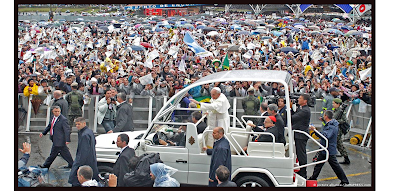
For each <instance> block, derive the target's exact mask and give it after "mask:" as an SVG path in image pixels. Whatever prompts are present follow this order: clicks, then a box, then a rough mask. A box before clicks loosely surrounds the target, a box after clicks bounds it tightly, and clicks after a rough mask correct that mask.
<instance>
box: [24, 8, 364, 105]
mask: <svg viewBox="0 0 400 191" xmlns="http://www.w3.org/2000/svg"><path fill="white" fill-rule="evenodd" d="M307 19H309V20H307ZM162 20H164V21H162ZM181 20H183V19H181ZM157 21H159V22H156V20H149V19H148V20H143V21H142V22H138V21H135V22H136V23H143V22H148V23H149V24H143V25H141V24H136V23H135V22H133V21H131V22H130V23H129V25H130V26H128V25H124V23H122V27H121V28H112V29H109V30H108V32H107V29H104V26H107V25H109V24H102V23H101V22H97V21H96V22H90V23H86V24H84V25H79V26H82V27H81V28H79V27H77V26H76V25H77V24H73V22H68V21H67V22H66V23H63V24H62V25H60V26H58V27H56V26H53V27H44V26H38V25H37V24H31V25H30V27H29V28H26V29H27V30H20V31H19V32H18V81H19V83H18V92H19V93H24V95H25V96H29V95H30V94H34V95H47V94H50V92H51V91H54V90H61V91H62V92H63V93H69V92H70V91H72V90H71V84H72V83H73V82H76V83H77V84H78V91H80V92H81V93H83V94H84V95H104V94H105V90H107V89H110V88H115V89H116V90H117V92H123V93H125V94H126V95H127V97H128V98H133V97H134V95H143V96H147V95H150V96H161V95H163V96H168V97H171V96H172V95H174V94H175V93H176V92H177V91H179V90H181V89H182V88H184V87H186V86H187V85H189V84H191V83H194V82H195V81H196V80H198V79H199V78H201V77H204V76H206V75H209V74H211V73H215V72H218V71H223V70H241V69H258V70H282V71H288V72H289V73H290V74H291V75H292V80H293V85H294V91H295V92H296V93H311V94H314V95H315V96H316V97H317V98H323V97H324V95H325V94H327V92H328V89H329V88H330V87H337V88H339V90H340V92H339V93H340V95H341V99H342V101H347V100H349V101H352V100H354V99H360V100H363V101H364V102H366V103H371V88H372V87H371V77H365V76H363V75H360V71H363V70H365V69H368V68H370V67H371V66H372V56H371V55H370V51H368V50H370V49H371V37H370V30H371V27H370V24H369V23H367V22H361V23H360V22H358V23H356V24H354V25H351V26H350V25H349V24H347V22H345V21H342V22H331V21H330V20H323V19H318V18H315V17H310V18H308V17H306V19H301V20H299V19H293V18H291V17H284V18H280V19H272V20H268V19H267V18H265V17H262V18H259V19H258V20H255V21H262V22H257V23H255V22H254V20H249V19H246V20H245V19H244V15H241V14H231V15H229V16H221V17H217V16H214V17H213V18H205V19H196V20H194V19H193V20H187V21H177V20H174V21H173V22H171V23H169V22H167V21H172V20H171V18H162V19H159V20H157ZM267 21H268V22H267ZM269 21H273V23H269ZM116 22H117V21H116ZM161 22H162V23H161ZM179 22H182V23H183V22H186V24H189V23H191V24H190V25H191V26H192V27H187V25H182V23H181V24H177V23H179ZM343 22H345V23H343ZM165 23H168V24H165ZM172 23H175V25H174V24H172ZM239 23H240V24H239ZM134 24H136V25H134ZM300 24H302V25H300ZM111 25H112V23H111ZM257 25H259V26H257ZM143 26H145V27H146V28H144V27H143ZM185 26H186V27H185ZM269 26H272V27H274V28H272V29H271V28H268V27H269ZM298 26H301V27H298ZM170 27H171V28H170ZM209 27H212V28H213V29H208V30H205V29H207V28H209ZM260 27H261V28H264V29H261V30H260ZM109 28H110V27H109ZM203 29H204V30H203ZM351 29H353V30H351ZM210 30H216V32H215V33H213V34H212V35H211V34H210V32H209V31H210ZM257 30H258V32H255V31H257ZM349 30H350V32H351V31H354V30H355V31H356V32H358V33H356V35H346V34H347V33H346V32H347V31H349ZM243 31H247V32H248V33H246V34H243V33H239V32H243ZM187 32H188V33H191V34H192V36H193V37H194V38H195V39H196V41H197V43H198V45H199V46H200V47H202V48H204V49H205V50H207V51H208V52H210V53H211V54H208V56H207V57H202V56H201V55H198V54H195V53H194V52H193V51H192V50H191V49H190V47H189V46H188V45H187V44H186V43H185V42H184V40H183V38H184V36H185V33H187ZM212 32H213V31H212ZM250 32H252V33H250ZM238 33H239V34H238ZM138 42H139V43H141V44H142V45H144V47H145V48H144V50H143V49H142V50H136V49H135V48H134V47H136V48H137V47H138V46H136V45H137V44H138ZM227 44H228V45H238V46H240V47H239V48H238V50H236V51H229V50H227V47H228V46H225V45H227ZM133 46H134V47H133ZM140 46H141V45H139V47H140ZM141 48H142V47H141ZM284 48H286V49H287V48H292V49H293V50H292V51H291V52H287V51H286V50H285V49H284ZM154 52H156V53H157V54H156V56H155V57H153V54H151V53H154ZM226 55H227V59H229V67H225V66H224V67H223V66H222V65H223V64H222V63H223V62H224V59H225V57H226ZM180 66H181V67H180ZM145 76H146V77H145ZM150 76H151V78H150ZM32 79H33V80H32ZM146 79H147V80H146ZM148 79H150V80H148ZM213 87H220V88H221V90H222V93H223V94H225V95H226V96H227V97H232V96H239V97H245V96H247V90H248V89H249V88H250V87H253V88H254V89H255V95H256V96H259V95H261V96H268V95H282V94H283V90H282V86H281V84H278V83H272V84H270V83H269V84H261V83H257V82H238V81H236V82H226V83H214V84H206V85H203V86H201V87H196V88H193V89H192V90H191V91H190V92H189V93H190V94H191V96H192V97H200V96H209V95H210V90H211V89H212V88H213ZM128 100H129V99H128Z"/></svg>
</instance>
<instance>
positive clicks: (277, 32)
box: [271, 31, 283, 36]
mask: <svg viewBox="0 0 400 191" xmlns="http://www.w3.org/2000/svg"><path fill="white" fill-rule="evenodd" d="M271 33H272V34H273V35H274V36H281V35H283V33H282V32H279V31H272V32H271Z"/></svg>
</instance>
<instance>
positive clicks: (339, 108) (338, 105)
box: [332, 98, 350, 164]
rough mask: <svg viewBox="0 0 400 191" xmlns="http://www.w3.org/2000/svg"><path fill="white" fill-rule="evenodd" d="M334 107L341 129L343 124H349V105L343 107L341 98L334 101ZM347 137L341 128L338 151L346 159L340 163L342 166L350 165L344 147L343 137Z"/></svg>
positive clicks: (334, 116) (334, 115) (334, 114)
mask: <svg viewBox="0 0 400 191" xmlns="http://www.w3.org/2000/svg"><path fill="white" fill-rule="evenodd" d="M332 106H333V108H335V109H334V113H333V118H334V119H336V120H337V121H338V122H339V127H340V125H341V124H344V123H346V122H347V117H346V111H345V109H346V107H347V105H342V100H341V99H339V98H335V99H333V102H332ZM344 135H345V132H343V130H342V129H341V128H339V132H338V136H337V150H338V151H339V152H340V155H341V156H343V157H344V161H343V162H340V164H350V159H349V155H348V154H347V151H346V148H345V147H344V146H343V140H342V136H344Z"/></svg>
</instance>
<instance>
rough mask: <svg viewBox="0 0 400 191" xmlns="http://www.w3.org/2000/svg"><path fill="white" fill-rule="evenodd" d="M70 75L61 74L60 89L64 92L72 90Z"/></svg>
mask: <svg viewBox="0 0 400 191" xmlns="http://www.w3.org/2000/svg"><path fill="white" fill-rule="evenodd" d="M71 86H72V76H67V78H65V77H64V75H62V77H61V80H60V84H59V87H60V90H62V91H64V92H65V93H66V94H67V93H69V92H71V91H72V87H71Z"/></svg>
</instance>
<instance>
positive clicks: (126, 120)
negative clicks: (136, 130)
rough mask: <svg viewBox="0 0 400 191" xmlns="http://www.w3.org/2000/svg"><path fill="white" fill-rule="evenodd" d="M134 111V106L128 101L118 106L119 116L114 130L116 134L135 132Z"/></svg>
mask: <svg viewBox="0 0 400 191" xmlns="http://www.w3.org/2000/svg"><path fill="white" fill-rule="evenodd" d="M132 119H133V110H132V106H131V105H129V104H128V103H127V102H126V101H125V102H122V103H121V104H119V105H118V106H117V116H116V119H115V122H116V123H117V124H116V125H115V128H114V129H113V130H112V131H113V132H114V133H115V132H123V131H133V120H132Z"/></svg>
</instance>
